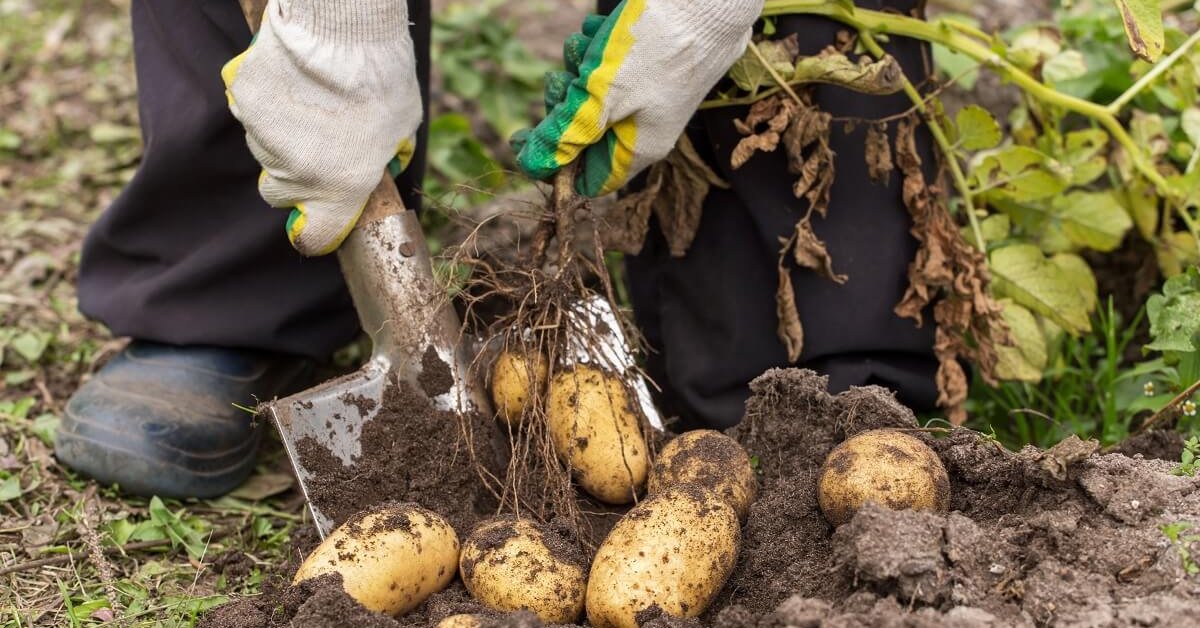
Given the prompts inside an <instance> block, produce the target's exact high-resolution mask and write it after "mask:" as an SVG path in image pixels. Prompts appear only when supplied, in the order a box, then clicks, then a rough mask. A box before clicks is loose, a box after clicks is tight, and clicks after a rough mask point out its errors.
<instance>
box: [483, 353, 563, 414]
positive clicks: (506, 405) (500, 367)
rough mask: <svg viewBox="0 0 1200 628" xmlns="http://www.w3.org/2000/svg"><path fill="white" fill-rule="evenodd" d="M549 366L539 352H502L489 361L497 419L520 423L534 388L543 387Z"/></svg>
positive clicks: (532, 395) (539, 388) (535, 389)
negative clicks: (491, 361) (492, 360)
mask: <svg viewBox="0 0 1200 628" xmlns="http://www.w3.org/2000/svg"><path fill="white" fill-rule="evenodd" d="M549 372H550V367H549V365H547V363H546V358H545V357H544V356H543V355H542V354H540V353H537V354H533V355H530V354H523V353H518V352H513V351H505V352H503V353H501V354H500V356H499V357H497V358H496V362H495V363H494V364H492V403H493V404H495V408H496V412H497V413H498V414H499V415H500V418H502V419H504V420H505V422H507V423H508V424H509V425H512V426H513V427H516V426H518V425H520V424H521V417H523V416H524V414H525V409H526V406H528V405H529V403H530V401H531V400H532V399H533V398H534V397H535V395H534V391H537V390H541V389H542V388H544V387H545V386H546V377H547V376H548V375H549Z"/></svg>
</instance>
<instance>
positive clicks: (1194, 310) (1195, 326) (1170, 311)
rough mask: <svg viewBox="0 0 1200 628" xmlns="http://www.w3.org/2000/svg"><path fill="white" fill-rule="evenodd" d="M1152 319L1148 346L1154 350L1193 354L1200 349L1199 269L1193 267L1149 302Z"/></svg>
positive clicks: (1147, 307)
mask: <svg viewBox="0 0 1200 628" xmlns="http://www.w3.org/2000/svg"><path fill="white" fill-rule="evenodd" d="M1146 314H1147V315H1148V317H1149V319H1150V337H1151V338H1152V339H1153V340H1154V341H1153V342H1151V343H1150V344H1148V345H1146V348H1147V349H1151V350H1153V351H1164V352H1165V351H1172V352H1179V353H1191V352H1194V351H1197V350H1200V345H1197V343H1196V340H1197V333H1198V332H1200V271H1197V270H1196V267H1194V266H1193V267H1190V268H1188V269H1187V272H1185V273H1183V274H1181V275H1176V276H1175V277H1172V278H1170V279H1168V280H1167V282H1166V284H1164V285H1163V292H1162V294H1156V295H1154V296H1151V297H1150V299H1149V300H1148V301H1146Z"/></svg>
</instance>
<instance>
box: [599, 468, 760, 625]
mask: <svg viewBox="0 0 1200 628" xmlns="http://www.w3.org/2000/svg"><path fill="white" fill-rule="evenodd" d="M740 546H741V528H740V527H739V526H738V518H737V514H736V513H734V511H733V508H732V507H731V506H730V505H729V504H727V503H725V501H724V500H722V499H720V498H717V497H715V496H712V495H709V494H706V493H705V491H704V489H703V488H702V487H700V486H698V485H695V484H683V485H676V486H671V487H667V488H665V489H663V490H662V492H660V493H658V494H656V495H653V496H651V497H649V498H648V499H646V501H643V502H642V503H640V504H638V505H637V506H635V507H634V508H633V509H632V510H630V511H629V514H627V515H625V517H624V518H623V519H621V521H619V522H618V523H617V525H616V527H614V528H613V531H612V532H611V533H610V534H609V535H608V538H607V539H605V540H604V543H603V544H601V545H600V549H599V550H598V551H597V552H596V558H595V559H594V560H593V562H592V571H591V574H590V576H589V578H588V588H587V616H588V621H589V622H591V625H592V626H594V627H595V628H636V627H637V621H636V616H637V614H638V613H639V612H641V611H643V610H645V609H647V608H650V607H651V606H653V605H655V604H657V605H658V607H659V608H661V609H662V610H663V611H664V612H666V613H667V614H668V615H671V616H674V617H696V616H698V615H700V614H701V613H703V612H704V611H705V609H707V608H708V605H709V604H711V603H712V601H713V598H714V597H716V595H717V593H718V592H719V591H720V590H721V587H723V586H724V585H725V581H726V580H727V579H728V578H729V574H730V573H732V571H733V567H734V565H735V564H736V563H737V555H738V550H739V548H740Z"/></svg>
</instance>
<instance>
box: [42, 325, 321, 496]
mask: <svg viewBox="0 0 1200 628" xmlns="http://www.w3.org/2000/svg"><path fill="white" fill-rule="evenodd" d="M313 367H314V365H313V363H312V361H311V360H308V359H306V358H302V357H298V356H292V355H284V354H274V353H262V352H255V351H245V350H235V349H220V348H215V347H194V346H193V347H176V346H171V345H163V344H158V343H153V342H146V341H138V340H135V341H133V342H132V343H130V344H129V346H128V347H126V348H125V350H124V351H122V352H121V354H120V355H118V356H117V357H116V358H114V359H113V360H112V361H111V362H109V363H108V364H107V365H105V366H104V368H102V369H100V371H99V372H98V373H96V375H95V376H94V377H93V378H92V379H91V380H89V381H88V382H87V383H86V384H84V385H83V386H81V387H80V388H79V390H78V391H76V392H75V394H74V395H73V396H72V397H71V400H70V401H68V402H67V409H66V413H65V416H64V417H63V420H62V425H61V426H60V427H59V428H58V434H57V439H56V441H55V446H54V450H55V455H56V456H57V457H58V459H59V461H61V462H62V463H63V464H65V465H67V466H68V467H71V468H72V469H74V470H76V471H79V472H80V473H83V474H85V475H88V476H90V477H92V478H95V479H96V480H97V481H99V482H101V483H104V484H117V485H119V486H120V488H121V490H122V491H123V492H125V493H129V494H133V495H144V496H150V495H158V496H160V497H175V498H187V497H197V498H209V497H217V496H220V495H224V494H225V493H228V492H229V491H231V490H233V489H234V488H236V487H237V486H238V485H239V484H241V483H242V481H243V480H245V479H246V477H247V476H248V475H249V474H250V472H251V471H252V470H253V469H254V465H255V454H256V453H257V451H258V444H259V441H260V440H261V438H262V425H261V424H260V423H261V422H258V421H255V420H254V418H253V417H252V416H251V415H250V413H248V412H246V411H245V410H241V409H239V408H237V407H235V406H234V405H233V404H235V403H236V404H241V405H244V406H251V407H253V406H254V405H255V404H256V403H257V401H260V400H261V401H267V400H270V399H272V398H274V397H276V396H279V395H286V394H290V393H292V392H295V391H297V390H299V389H301V388H303V387H305V386H307V385H308V384H310V383H311V382H310V380H311V378H312V376H313V370H314V369H313Z"/></svg>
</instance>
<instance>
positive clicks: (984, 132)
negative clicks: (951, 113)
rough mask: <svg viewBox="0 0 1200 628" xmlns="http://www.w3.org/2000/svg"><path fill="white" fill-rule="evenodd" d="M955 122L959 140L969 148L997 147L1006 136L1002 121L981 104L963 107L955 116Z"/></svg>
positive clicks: (964, 146)
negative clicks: (1001, 130)
mask: <svg viewBox="0 0 1200 628" xmlns="http://www.w3.org/2000/svg"><path fill="white" fill-rule="evenodd" d="M954 123H955V125H956V126H957V127H958V141H959V143H960V145H961V146H962V147H963V148H965V149H967V150H987V149H989V148H995V147H996V146H998V145H999V144H1000V140H1002V139H1003V138H1004V136H1003V134H1002V133H1001V132H1000V123H998V122H996V118H994V117H992V114H991V113H989V112H988V111H987V110H986V109H984V108H983V107H980V106H979V105H968V106H966V107H963V108H962V110H961V111H959V112H958V115H957V116H955V119H954Z"/></svg>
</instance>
